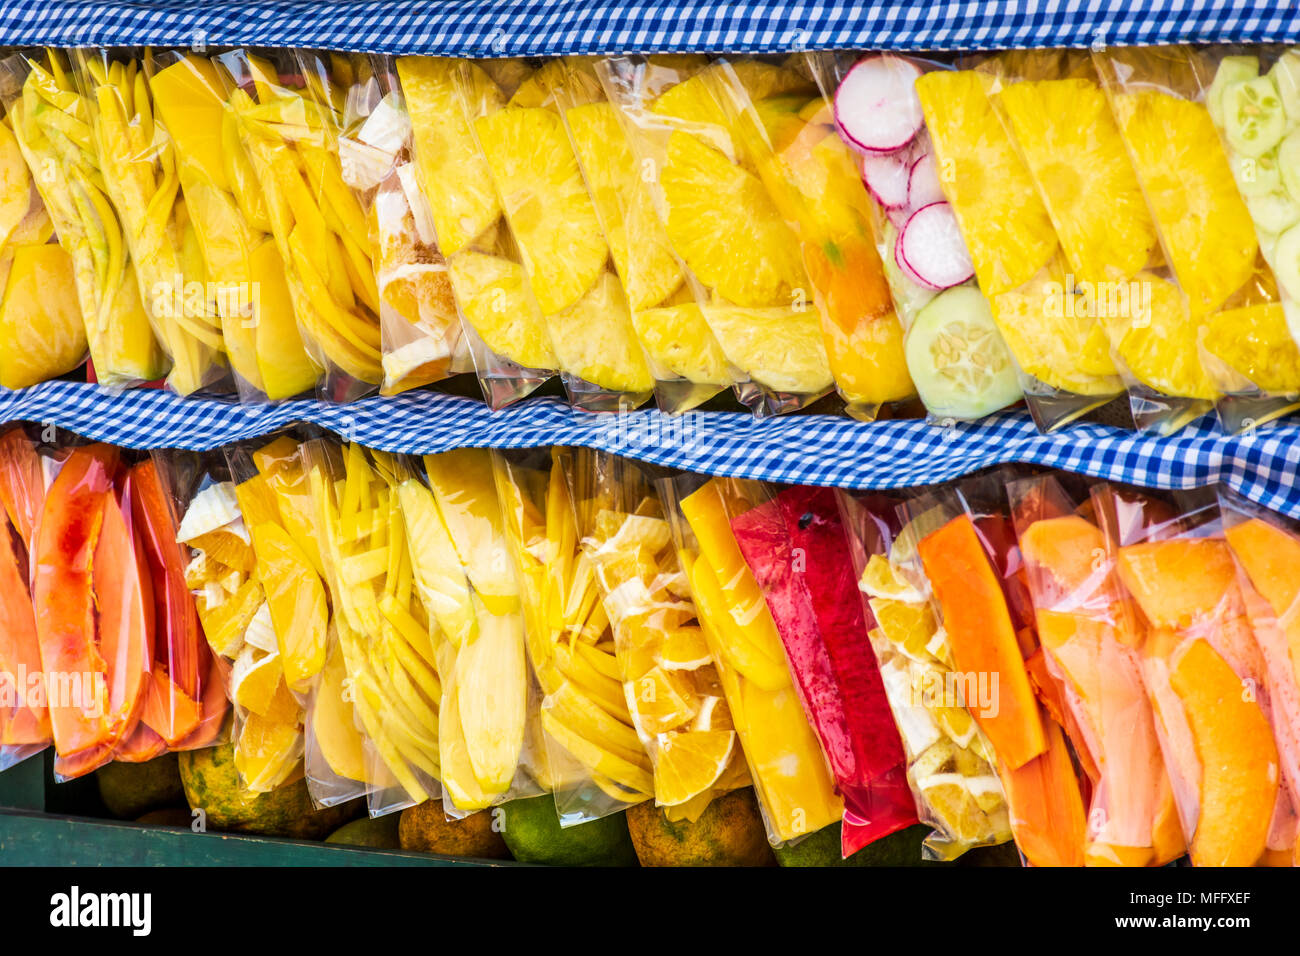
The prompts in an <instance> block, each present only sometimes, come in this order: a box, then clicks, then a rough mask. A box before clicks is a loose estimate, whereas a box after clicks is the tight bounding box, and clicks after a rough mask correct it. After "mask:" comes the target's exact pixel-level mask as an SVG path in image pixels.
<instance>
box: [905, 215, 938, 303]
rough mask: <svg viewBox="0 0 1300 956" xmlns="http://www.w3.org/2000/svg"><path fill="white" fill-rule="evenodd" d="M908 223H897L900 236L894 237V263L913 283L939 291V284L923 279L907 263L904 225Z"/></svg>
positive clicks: (932, 290) (922, 287)
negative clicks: (904, 254) (904, 251)
mask: <svg viewBox="0 0 1300 956" xmlns="http://www.w3.org/2000/svg"><path fill="white" fill-rule="evenodd" d="M907 218H908V219H911V218H912V217H911V216H908V217H907ZM906 225H907V223H906V222H901V223H895V226H896V227H897V228H898V237H897V238H896V239H894V263H895V264H896V265H897V266H898V271H899V272H901V273H902V274H903V278H904V279H906V280H907V281H908V282H910V283H912V285H914V286H917V287H918V288H921V289H929V290H930V291H931V292H938V291H940V290H939V287H938V286H937V285H931V284H930V283H929V282H926V281H925V280H924V279H922V278H921V277H920V276H919V275H917V274H916V270H914V269H913V268H912V267H911V266H909V265H908V264H907V260H906V259H905V258H903V227H904V226H906Z"/></svg>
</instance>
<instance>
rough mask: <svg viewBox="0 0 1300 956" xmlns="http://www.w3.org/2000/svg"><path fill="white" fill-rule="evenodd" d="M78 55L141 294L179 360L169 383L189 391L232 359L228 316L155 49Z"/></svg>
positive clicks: (103, 167)
mask: <svg viewBox="0 0 1300 956" xmlns="http://www.w3.org/2000/svg"><path fill="white" fill-rule="evenodd" d="M73 64H74V65H73V74H74V77H75V79H76V82H77V85H78V88H79V90H80V92H81V97H82V103H83V105H84V107H85V113H86V116H85V120H86V122H87V124H88V125H89V127H90V134H91V135H90V139H91V144H92V145H93V147H94V151H95V154H96V156H97V163H98V166H99V169H100V171H101V174H102V176H103V183H104V191H105V193H106V194H107V195H108V198H109V199H110V200H111V201H112V203H113V208H114V209H115V210H116V212H117V217H118V220H119V221H120V222H121V226H122V233H123V240H124V245H125V248H126V250H127V251H128V252H129V253H130V256H131V261H132V262H133V263H134V264H135V277H136V281H137V282H138V283H139V286H140V301H141V302H142V303H143V305H144V311H145V314H146V315H147V316H148V317H149V322H150V324H151V326H152V328H153V332H154V337H155V339H156V340H157V341H158V344H159V345H160V346H161V348H162V350H163V352H164V354H165V355H166V356H167V359H168V360H169V361H170V363H171V371H170V372H168V373H167V385H168V387H169V388H171V389H172V390H173V391H175V392H178V393H179V394H181V395H189V394H192V393H194V392H198V391H200V390H202V389H203V388H205V387H207V386H212V385H218V384H219V383H220V382H221V380H222V379H224V378H226V376H227V374H228V368H229V365H228V362H227V360H226V357H225V344H224V341H223V339H222V331H221V320H220V317H219V316H218V315H217V305H216V297H215V296H214V295H213V294H212V288H211V287H210V286H209V285H208V282H207V275H206V270H205V267H204V262H203V253H202V250H201V248H200V246H199V240H198V235H197V233H196V232H195V230H194V227H193V225H192V223H191V221H190V217H189V212H188V208H187V206H186V203H185V200H184V199H183V197H182V196H181V187H180V178H179V175H178V172H177V168H178V165H179V163H178V158H177V153H176V147H175V144H174V143H173V142H172V139H171V136H170V134H169V132H168V127H167V126H166V125H165V124H162V123H158V122H155V118H154V105H153V97H152V94H151V92H150V88H149V81H148V76H149V74H150V73H152V72H153V70H154V66H155V65H154V63H153V61H152V57H150V56H147V55H146V56H145V57H144V58H143V59H141V58H140V57H138V56H136V55H135V54H133V53H132V52H131V51H129V50H127V51H108V50H99V49H95V50H77V51H75V52H74V53H73Z"/></svg>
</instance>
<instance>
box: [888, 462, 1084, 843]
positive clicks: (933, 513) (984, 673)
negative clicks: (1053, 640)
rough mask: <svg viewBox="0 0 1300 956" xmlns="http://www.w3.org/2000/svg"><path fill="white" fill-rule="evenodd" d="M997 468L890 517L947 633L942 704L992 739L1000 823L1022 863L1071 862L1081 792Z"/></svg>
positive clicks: (1003, 473) (1003, 476) (1079, 837)
mask: <svg viewBox="0 0 1300 956" xmlns="http://www.w3.org/2000/svg"><path fill="white" fill-rule="evenodd" d="M1014 477H1015V472H1014V471H1012V470H1010V469H998V470H996V471H993V472H990V473H988V474H986V475H983V476H980V477H976V478H969V479H966V480H964V481H962V482H959V483H957V484H955V485H951V486H946V487H944V488H942V489H939V490H936V491H933V492H926V493H923V494H921V495H918V496H917V497H914V498H911V499H909V500H907V501H906V502H905V503H904V504H903V505H902V506H900V509H899V517H900V520H901V521H903V522H905V523H906V526H907V527H908V528H909V529H910V532H911V535H910V538H909V540H907V541H906V542H905V544H904V545H903V553H904V554H906V555H907V560H906V564H905V566H906V567H907V568H908V569H909V570H910V579H911V580H918V579H919V578H918V576H919V575H923V576H924V579H925V580H926V581H928V582H929V592H930V601H929V603H930V609H931V612H932V613H933V614H934V616H935V620H936V621H938V623H939V626H940V627H941V628H942V629H943V631H944V633H945V635H946V636H947V642H948V648H949V651H950V653H951V660H952V670H951V671H950V672H949V674H950V675H951V677H950V678H949V679H948V680H946V681H945V683H944V685H943V686H942V688H941V689H940V690H941V693H942V696H943V698H944V703H945V704H951V705H955V706H964V707H966V708H967V709H968V710H969V712H970V714H971V717H972V718H974V721H975V724H976V725H977V726H978V727H979V729H980V730H981V731H982V732H983V734H984V736H985V738H987V740H988V742H989V744H990V745H991V746H992V756H993V757H994V758H995V765H996V767H997V774H998V777H999V779H1000V780H1001V782H1002V792H1003V794H1004V796H1005V798H1006V806H1007V809H1008V811H1009V822H1010V826H1011V833H1012V835H1013V837H1014V838H1015V841H1016V846H1017V848H1018V849H1019V850H1020V853H1021V856H1022V857H1024V859H1025V860H1027V861H1028V863H1029V864H1030V865H1032V866H1082V865H1083V863H1084V851H1085V844H1086V841H1087V834H1086V820H1085V813H1084V806H1085V801H1084V792H1083V788H1082V787H1081V785H1080V781H1079V779H1078V777H1077V776H1076V774H1075V767H1074V763H1073V758H1072V756H1071V752H1070V748H1069V746H1068V745H1067V743H1066V738H1065V735H1064V734H1063V732H1062V729H1061V720H1063V719H1064V718H1063V714H1062V708H1061V706H1060V703H1059V701H1060V686H1059V684H1058V683H1057V682H1056V681H1055V679H1054V678H1053V677H1052V675H1051V673H1050V672H1049V671H1048V670H1047V668H1046V666H1045V662H1044V659H1043V653H1042V650H1041V648H1040V647H1039V646H1038V638H1037V635H1036V632H1035V620H1034V608H1033V603H1032V601H1031V600H1030V595H1029V592H1028V588H1027V586H1026V582H1025V574H1024V567H1023V564H1022V561H1021V558H1020V552H1019V549H1018V547H1017V545H1016V537H1015V527H1014V526H1013V524H1012V521H1011V517H1010V514H1009V512H1008V508H1007V502H1006V492H1005V490H1004V489H1005V485H1006V483H1007V482H1008V481H1009V480H1011V479H1012V478H1014Z"/></svg>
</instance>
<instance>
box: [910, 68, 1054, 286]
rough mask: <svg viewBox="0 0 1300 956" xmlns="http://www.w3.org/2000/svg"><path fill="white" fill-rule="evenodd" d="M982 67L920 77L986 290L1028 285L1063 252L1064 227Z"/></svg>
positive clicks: (919, 88) (944, 175)
mask: <svg viewBox="0 0 1300 956" xmlns="http://www.w3.org/2000/svg"><path fill="white" fill-rule="evenodd" d="M988 83H989V78H988V77H987V76H985V75H983V74H982V73H978V72H976V71H974V70H956V71H953V70H934V71H932V72H930V73H926V74H925V75H924V76H922V77H920V78H919V79H917V81H916V92H917V95H918V96H919V97H920V98H921V108H922V110H923V111H924V113H925V121H926V126H927V127H928V128H929V131H930V138H931V140H932V141H933V143H934V156H935V161H936V162H937V164H938V169H939V171H940V181H941V182H942V184H943V191H944V195H946V196H947V197H948V201H949V202H950V203H952V207H953V212H954V213H955V214H956V216H957V221H958V223H960V225H961V231H962V235H963V236H964V237H965V239H966V246H967V248H968V249H969V250H970V255H971V260H972V261H973V262H974V264H975V273H976V275H977V276H978V277H979V284H980V288H981V289H982V290H983V291H984V294H985V295H989V296H992V295H997V294H999V293H1002V292H1010V291H1012V290H1013V289H1017V288H1019V287H1020V286H1022V285H1024V284H1025V283H1026V282H1028V281H1029V280H1030V279H1031V278H1033V277H1034V276H1035V275H1036V274H1037V273H1038V271H1039V270H1040V269H1042V268H1043V266H1045V265H1046V264H1047V263H1048V261H1049V260H1050V259H1051V258H1052V254H1053V253H1054V252H1055V251H1056V245H1057V243H1056V233H1055V231H1054V230H1053V228H1052V221H1051V219H1049V218H1048V215H1047V210H1046V209H1045V208H1044V207H1043V203H1042V201H1041V200H1040V199H1039V198H1038V194H1037V192H1035V190H1034V184H1033V180H1031V179H1030V177H1029V172H1028V170H1026V169H1025V165H1024V163H1023V162H1022V161H1021V159H1020V157H1019V155H1017V153H1016V150H1015V146H1014V145H1013V144H1012V142H1011V139H1010V137H1008V136H1007V133H1006V130H1005V129H1004V128H1003V126H1002V121H1001V120H1000V119H998V116H997V113H995V112H994V110H993V107H992V106H991V105H990V103H989V100H988V97H987V95H986V94H985V89H986V87H987V84H988Z"/></svg>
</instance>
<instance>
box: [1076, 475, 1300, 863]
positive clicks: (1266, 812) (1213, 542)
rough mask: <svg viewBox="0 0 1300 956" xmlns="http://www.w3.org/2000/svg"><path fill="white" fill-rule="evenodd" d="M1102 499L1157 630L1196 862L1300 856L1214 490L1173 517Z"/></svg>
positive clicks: (1130, 499) (1153, 675) (1107, 524)
mask: <svg viewBox="0 0 1300 956" xmlns="http://www.w3.org/2000/svg"><path fill="white" fill-rule="evenodd" d="M1092 498H1093V505H1094V508H1095V510H1096V514H1097V518H1098V522H1099V524H1100V526H1101V528H1102V532H1103V534H1104V535H1105V540H1106V548H1107V551H1108V552H1109V553H1113V554H1114V555H1115V560H1116V568H1117V571H1118V574H1119V579H1120V581H1121V582H1122V583H1123V585H1124V587H1125V588H1126V589H1127V591H1128V593H1129V595H1131V597H1132V600H1133V603H1134V605H1135V606H1136V608H1137V610H1138V612H1139V618H1138V621H1139V624H1140V626H1141V627H1143V628H1144V629H1145V632H1146V636H1145V640H1144V641H1143V644H1142V673H1143V679H1144V682H1145V684H1146V689H1147V693H1148V694H1149V695H1150V697H1151V702H1152V706H1153V708H1154V710H1155V712H1156V714H1157V715H1158V719H1157V721H1156V732H1157V735H1158V737H1159V740H1160V748H1161V752H1162V753H1163V754H1164V760H1165V767H1166V769H1167V770H1168V773H1169V778H1170V782H1171V784H1172V785H1173V792H1174V800H1175V802H1176V804H1177V807H1178V816H1179V819H1180V822H1181V824H1182V830H1183V834H1184V835H1185V836H1186V839H1187V845H1188V849H1189V850H1190V853H1191V859H1192V864H1193V865H1194V866H1253V865H1255V864H1257V863H1260V862H1266V861H1267V851H1279V850H1280V851H1286V852H1287V853H1291V852H1293V851H1294V846H1295V832H1296V831H1295V826H1296V820H1295V813H1294V809H1293V808H1292V806H1291V801H1290V798H1289V796H1288V792H1287V789H1286V787H1285V786H1284V785H1283V784H1282V780H1281V776H1282V773H1281V766H1280V762H1279V756H1278V748H1277V745H1276V743H1275V741H1274V735H1273V730H1272V727H1271V724H1270V711H1271V701H1270V695H1269V685H1268V682H1267V678H1266V674H1265V663H1264V659H1263V656H1262V654H1261V652H1260V647H1259V645H1258V643H1257V642H1256V640H1255V634H1254V632H1253V630H1252V628H1251V623H1250V617H1249V614H1248V607H1247V603H1246V600H1245V597H1244V595H1243V591H1242V587H1241V581H1240V579H1239V576H1238V572H1237V567H1236V565H1235V564H1234V561H1233V553H1232V549H1231V548H1230V547H1229V545H1228V543H1227V541H1226V540H1225V539H1224V533H1223V532H1224V528H1223V521H1222V518H1221V515H1220V513H1219V508H1218V501H1217V499H1216V497H1215V494H1214V491H1213V490H1212V489H1204V490H1202V491H1200V492H1194V493H1188V494H1185V495H1180V496H1179V497H1178V498H1177V499H1176V501H1175V503H1174V506H1173V507H1171V506H1170V505H1168V504H1166V503H1163V502H1160V501H1158V500H1153V499H1151V498H1149V497H1148V496H1147V495H1145V494H1143V493H1140V492H1134V491H1131V490H1127V489H1122V488H1117V487H1114V486H1110V485H1100V486H1096V487H1094V488H1093V490H1092Z"/></svg>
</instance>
